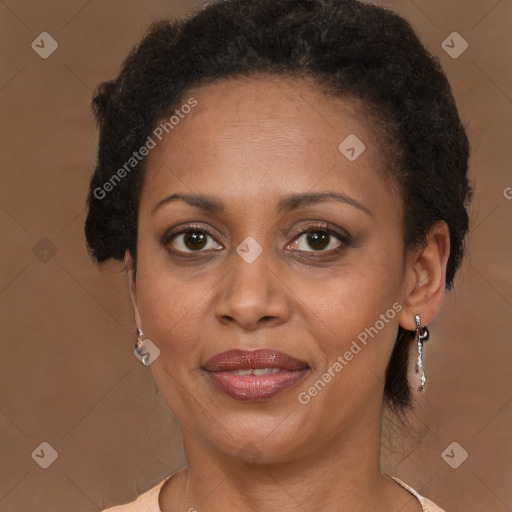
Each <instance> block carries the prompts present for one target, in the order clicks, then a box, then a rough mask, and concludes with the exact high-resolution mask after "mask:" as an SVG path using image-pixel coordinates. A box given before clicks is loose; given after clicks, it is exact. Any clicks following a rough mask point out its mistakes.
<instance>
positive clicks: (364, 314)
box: [132, 79, 410, 461]
mask: <svg viewBox="0 0 512 512" xmlns="http://www.w3.org/2000/svg"><path fill="white" fill-rule="evenodd" d="M190 97H193V98H194V99H195V100H196V101H197V105H196V106H194V107H193V108H191V109H190V112H189V113H188V114H186V115H184V114H183V112H182V115H181V116H180V121H179V123H177V124H176V125H174V127H173V128H172V129H169V128H168V131H169V133H168V134H167V135H165V132H164V135H165V137H162V140H161V141H160V140H158V138H157V137H155V136H154V135H153V139H154V141H155V142H156V144H157V145H156V147H155V148H154V149H151V151H150V154H149V156H148V163H147V170H146V175H145V182H144V186H143V190H142V193H141V201H140V210H139V235H138V257H137V272H136V282H135V284H133V283H132V292H133V297H134V305H135V313H136V318H137V322H138V324H139V327H141V328H142V329H143V331H144V334H145V336H146V338H149V339H150V340H152V341H153V343H155V345H157V346H158V348H159V349H160V356H159V357H158V359H156V360H155V362H154V363H153V364H152V365H151V369H152V370H153V372H154V376H155V379H156V382H157V385H158V388H159V390H160V392H161V394H162V396H163V397H164V398H165V400H166V401H167V403H168V405H169V407H170V408H171V410H172V411H173V413H174V414H175V415H176V417H177V418H178V419H179V420H180V422H181V423H182V424H183V426H184V427H185V430H186V431H187V436H188V437H189V439H194V442H196V443H200V444H201V445H202V446H203V448H205V449H210V450H211V449H213V450H216V451H217V452H222V453H224V454H227V455H236V454H239V456H242V455H244V454H245V453H246V451H247V449H248V446H250V447H251V449H253V451H255V452H256V453H257V456H258V457H259V458H262V460H268V461H278V460H290V459H291V458H294V457H299V456H301V455H307V454H308V453H311V452H313V451H318V450H319V449H321V448H322V446H324V447H325V446H329V445H332V443H336V442H338V441H337V440H340V441H339V442H342V439H344V438H346V435H353V434H354V433H355V432H357V429H359V428H361V429H366V430H368V428H370V427H369V425H372V426H373V427H375V428H378V427H379V419H380V414H381V404H382V395H383V387H384V379H385V372H386V366H387V364H388V361H389V357H390V354H391V351H392V348H393V344H394V341H395V338H396V335H397V330H398V325H399V321H400V320H401V318H403V315H404V313H405V312H404V311H402V313H400V314H399V313H398V311H399V310H400V309H402V305H401V301H402V298H403V296H404V289H405V284H404V282H405V278H404V276H405V275H406V270H405V269H406V264H405V261H404V254H403V242H402V200H401V198H400V195H399V194H398V192H396V191H395V189H394V187H392V186H391V185H390V182H389V181H385V180H384V179H383V177H382V172H381V170H382V165H383V163H382V162H383V156H384V155H383V153H381V148H379V147H377V145H376V142H375V140H374V138H373V136H372V133H371V132H370V126H369V125H367V124H366V120H365V119H364V117H362V115H359V114H358V111H357V109H356V106H355V104H354V103H353V102H351V101H350V100H348V99H345V100H335V99H333V98H330V97H328V96H326V95H323V94H321V93H319V92H317V91H316V90H315V89H314V88H313V87H312V86H311V85H308V84H307V83H305V82H300V81H293V82H291V81H285V80H282V79H274V80H272V81H257V80H250V79H238V80H231V81H222V82H216V83H214V84H212V85H208V86H205V87H200V88H196V89H194V90H192V91H190V93H189V94H188V95H187V96H186V97H185V99H184V101H183V103H184V104H185V103H186V102H187V100H188V99H189V98H190ZM186 110H187V111H188V109H186ZM347 137H348V139H347ZM355 137H357V139H356V138H355ZM345 139H347V141H346V142H344V143H343V144H342V145H341V149H340V148H339V146H340V143H342V142H343V141H345ZM359 141H360V142H359ZM361 143H362V144H364V150H363V151H362V152H361V150H362V149H363V146H362V145H361ZM351 148H353V149H351ZM323 193H329V194H338V198H340V199H339V200H336V199H332V198H331V199H329V198H326V197H323V198H322V197H321V196H318V197H317V198H316V199H315V200H300V198H299V199H298V200H296V201H292V200H289V201H285V200H286V199H287V198H289V197H290V196H295V195H296V196H299V197H300V196H302V195H304V194H323ZM172 194H180V195H184V196H188V195H194V196H207V197H208V198H209V199H211V200H213V201H214V202H215V203H216V204H218V205H221V207H220V208H218V210H217V211H215V212H212V211H208V210H205V209H202V208H201V207H200V206H199V205H198V204H196V205H195V206H194V205H192V204H189V203H187V202H186V201H184V200H182V199H175V200H168V201H164V202H162V201H163V200H164V199H165V198H168V196H170V195H172ZM326 229H327V230H330V231H329V232H326ZM183 231H188V233H183ZM207 231H209V232H211V235H210V234H208V233H207ZM178 232H181V234H177V233H178ZM194 233H195V234H194ZM173 235H175V236H173ZM338 235H339V237H338ZM407 328H410V325H408V326H407ZM363 340H364V342H363ZM354 342H355V344H354ZM357 347H359V350H358V348H357ZM261 348H267V349H271V350H274V351H279V352H282V353H285V354H287V355H289V356H292V357H293V358H296V359H297V360H299V361H301V362H303V363H305V365H306V366H307V367H308V369H307V371H305V372H302V374H301V375H302V376H301V377H300V379H299V380H298V381H294V384H292V385H291V386H288V387H285V388H284V389H282V390H281V392H279V393H277V394H274V395H273V396H270V397H268V396H267V397H266V398H265V397H260V398H258V397H255V396H253V397H252V398H251V399H248V400H247V399H245V400H244V399H242V398H241V397H240V396H239V397H238V398H236V397H233V396H232V395H230V394H227V393H225V392H224V391H222V390H221V389H219V388H218V387H217V386H216V385H214V383H213V380H212V378H211V374H210V373H208V372H207V371H206V370H205V369H204V366H205V364H206V361H207V360H208V359H209V358H210V357H212V356H214V355H215V354H218V353H221V352H225V351H228V350H231V349H240V350H246V351H251V350H254V349H261ZM350 354H352V356H350ZM342 361H343V362H342ZM336 362H338V364H336ZM231 375H232V374H231ZM295 375H296V374H295ZM326 375H327V376H326ZM329 375H330V379H329ZM242 378H244V377H243V376H239V377H229V376H228V377H227V380H228V381H229V382H234V381H233V379H238V381H240V379H242ZM248 378H249V379H251V378H252V379H253V380H254V381H255V380H257V378H256V377H255V376H252V377H251V376H249V377H248ZM271 378H275V377H269V379H271ZM229 379H231V380H229ZM319 379H320V380H321V381H322V382H323V384H322V382H321V383H320V384H318V382H317V381H319ZM315 383H317V384H316V387H315ZM256 386H257V385H256ZM261 389H266V388H264V386H263V387H261ZM315 390H316V392H315ZM235 394H236V392H235ZM239 394H240V393H239ZM373 427H371V428H373ZM344 434H345V435H344ZM240 450H241V451H240Z"/></svg>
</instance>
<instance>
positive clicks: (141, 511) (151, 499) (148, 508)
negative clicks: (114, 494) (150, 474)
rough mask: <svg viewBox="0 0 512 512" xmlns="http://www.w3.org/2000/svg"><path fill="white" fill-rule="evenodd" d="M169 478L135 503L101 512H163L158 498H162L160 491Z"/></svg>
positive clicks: (142, 495)
mask: <svg viewBox="0 0 512 512" xmlns="http://www.w3.org/2000/svg"><path fill="white" fill-rule="evenodd" d="M171 476H172V475H171ZM169 478H171V477H170V476H169V477H167V478H165V479H164V480H162V481H161V482H160V483H159V484H157V485H155V487H152V488H151V489H149V491H146V492H145V493H144V494H141V495H140V496H139V497H138V498H137V499H136V500H135V501H132V502H130V503H126V504H125V505H117V506H115V507H112V508H107V509H104V510H102V511H101V512H161V510H160V506H159V504H158V497H159V496H160V489H161V488H162V486H163V485H164V483H165V482H166V481H167V480H168V479H169Z"/></svg>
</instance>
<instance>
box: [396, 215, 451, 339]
mask: <svg viewBox="0 0 512 512" xmlns="http://www.w3.org/2000/svg"><path fill="white" fill-rule="evenodd" d="M449 255H450V232H449V230H448V226H447V224H446V222H444V221H439V222H437V223H436V224H434V226H433V227H432V228H431V230H430V231H429V234H428V236H427V241H426V243H425V244H424V245H423V246H421V247H420V248H419V249H416V250H413V251H410V253H409V254H408V255H407V259H406V269H405V287H406V288H405V295H404V297H403V306H404V308H403V310H402V312H401V313H400V317H399V322H400V325H401V326H402V327H403V328H404V329H407V330H408V331H414V330H415V329H416V323H415V321H414V317H415V316H416V315H420V317H421V325H427V324H429V323H430V322H431V321H432V320H433V319H434V318H435V316H436V315H437V313H438V311H439V310H440V309H441V306H442V304H443V300H444V295H445V291H446V264H447V262H448V256H449Z"/></svg>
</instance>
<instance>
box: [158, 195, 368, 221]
mask: <svg viewBox="0 0 512 512" xmlns="http://www.w3.org/2000/svg"><path fill="white" fill-rule="evenodd" d="M176 200H181V201H184V202H185V203H187V204H189V205H191V206H194V207H196V208H198V209H200V210H203V211H205V212H210V213H215V214H221V213H226V205H225V204H224V203H223V202H222V201H220V200H218V199H216V198H214V197H212V196H207V195H203V194H171V195H169V196H167V197H164V198H163V199H162V200H160V201H158V203H157V204H156V206H155V207H154V208H153V209H152V210H151V215H153V214H154V213H156V211H157V210H158V209H159V208H161V207H162V206H164V205H166V204H169V203H171V202H173V201H176ZM329 200H332V201H338V202H340V203H345V204H350V205H352V206H354V207H356V208H358V209H359V210H362V211H364V212H365V213H367V214H368V215H370V216H371V217H373V216H374V215H373V213H372V212H371V211H370V210H369V209H368V208H367V207H366V206H364V205H362V204H361V203H360V202H358V201H356V200H355V199H353V198H351V197H349V196H346V195H345V194H340V193H338V192H314V193H313V192H311V193H304V194H292V195H289V196H285V197H283V198H281V199H280V200H279V202H278V203H277V211H278V213H289V212H291V211H293V210H297V209H299V208H301V207H303V206H308V205H312V204H317V203H321V202H325V201H329Z"/></svg>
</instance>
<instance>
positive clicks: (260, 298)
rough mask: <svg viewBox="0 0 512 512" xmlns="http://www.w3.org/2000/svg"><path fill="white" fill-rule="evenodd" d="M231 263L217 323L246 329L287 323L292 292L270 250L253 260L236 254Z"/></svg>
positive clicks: (218, 304)
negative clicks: (235, 325)
mask: <svg viewBox="0 0 512 512" xmlns="http://www.w3.org/2000/svg"><path fill="white" fill-rule="evenodd" d="M229 260H231V261H226V264H227V265H229V266H230V267H231V269H230V270H229V272H228V273H227V275H226V277H225V283H224V287H223V289H222V292H221V294H220V295H219V298H218V301H217V303H216V307H215V309H216V311H215V313H216V317H217V319H218V321H219V322H221V323H224V324H233V323H234V324H238V325H239V326H240V327H242V328H243V329H246V330H253V329H257V328H260V327H261V326H266V327H271V326H277V325H280V324H282V323H285V322H287V321H288V319H289V318H290V309H291V307H290V305H291V301H290V297H289V293H290V291H289V288H288V287H287V286H286V284H285V283H284V282H283V278H282V276H279V275H278V274H279V272H278V270H277V269H276V268H275V267H276V265H275V264H273V261H272V257H271V254H270V249H264V250H263V252H262V253H261V254H260V255H259V256H258V257H257V258H256V259H255V260H254V261H251V259H247V260H246V259H244V258H243V257H241V256H240V255H239V254H238V253H237V252H235V251H233V254H232V255H231V257H230V258H229ZM274 263H275V262H274Z"/></svg>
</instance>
